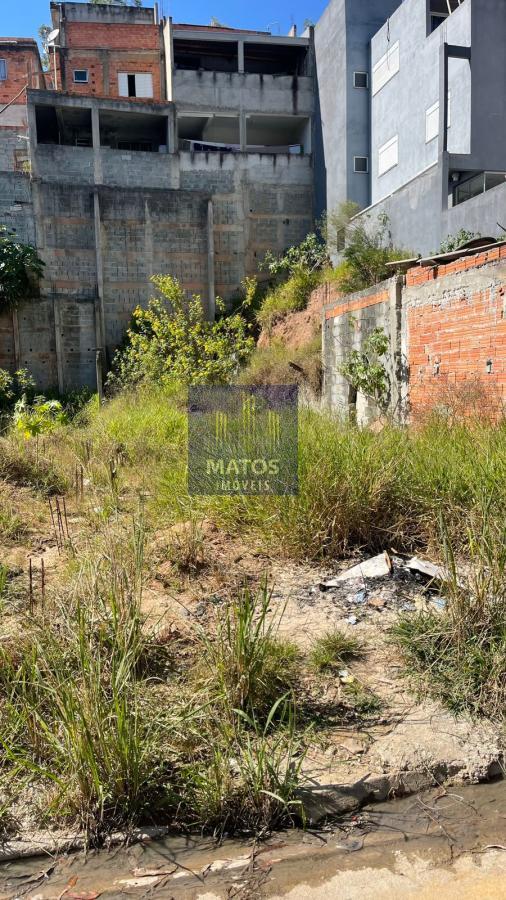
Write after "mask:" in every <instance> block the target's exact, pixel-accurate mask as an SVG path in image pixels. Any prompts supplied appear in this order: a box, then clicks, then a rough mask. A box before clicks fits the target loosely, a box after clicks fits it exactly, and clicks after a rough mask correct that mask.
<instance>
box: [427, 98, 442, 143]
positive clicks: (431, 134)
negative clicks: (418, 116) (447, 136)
mask: <svg viewBox="0 0 506 900" xmlns="http://www.w3.org/2000/svg"><path fill="white" fill-rule="evenodd" d="M434 116H435V119H436V124H435V130H434V126H433V128H432V131H431V130H430V129H429V125H430V123H431V121H432V117H434ZM438 135H439V100H436V102H435V103H433V104H432V106H429V108H428V109H426V110H425V143H426V144H430V142H431V141H433V140H435V138H437V137H438Z"/></svg>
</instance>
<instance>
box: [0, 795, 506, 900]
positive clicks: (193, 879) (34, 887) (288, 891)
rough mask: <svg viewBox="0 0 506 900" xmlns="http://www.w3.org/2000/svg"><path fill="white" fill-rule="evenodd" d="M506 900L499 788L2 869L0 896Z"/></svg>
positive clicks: (504, 814) (505, 825)
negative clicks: (243, 833)
mask: <svg viewBox="0 0 506 900" xmlns="http://www.w3.org/2000/svg"><path fill="white" fill-rule="evenodd" d="M125 895H129V896H133V897H143V898H144V897H148V896H149V897H154V898H176V900H177V898H185V900H186V898H188V900H193V898H202V900H212V898H215V897H216V898H226V897H227V898H231V897H237V898H257V897H259V898H260V897H266V898H267V897H270V898H276V897H279V898H281V897H286V898H288V900H299V898H301V900H302V898H303V900H311V898H314V900H320V898H321V900H326V898H331V897H332V898H339V900H348V898H349V900H355V898H357V900H358V898H361V900H364V898H369V897H371V898H375V900H378V898H385V900H386V898H389V900H391V898H403V897H418V898H420V900H422V898H427V900H428V898H429V897H430V898H432V897H436V896H437V897H441V898H447V897H448V898H452V897H455V898H457V897H458V900H465V898H467V897H469V898H471V897H472V898H490V900H492V898H494V900H495V898H503V897H504V898H506V781H500V782H496V783H492V784H485V785H479V786H467V787H460V788H454V789H453V788H449V789H448V791H445V790H443V789H435V790H431V791H429V792H426V793H423V794H421V795H418V796H416V797H409V798H404V799H401V800H393V801H390V802H389V803H382V804H376V805H371V806H368V807H365V808H364V809H363V810H362V811H361V812H360V814H358V815H357V816H352V817H350V818H348V819H347V820H345V821H343V822H341V823H339V826H337V825H333V826H332V827H331V828H330V827H329V828H328V829H324V830H321V831H306V832H303V831H292V832H283V833H278V834H275V835H273V836H271V837H270V838H269V840H267V841H266V842H264V843H261V844H256V845H254V844H253V843H252V842H247V841H244V842H241V841H225V842H223V843H222V844H221V845H220V846H216V844H214V843H213V842H212V841H210V840H206V839H202V838H183V837H170V838H166V839H164V840H161V841H152V842H147V843H145V844H142V845H140V844H139V845H135V846H132V847H129V848H123V847H122V848H119V849H114V850H110V851H99V852H92V853H89V854H88V856H87V857H86V858H85V857H84V856H83V855H82V854H70V855H68V856H66V857H62V858H59V859H51V858H49V857H45V858H41V857H38V858H37V859H30V860H21V861H17V862H11V863H5V864H4V865H3V866H2V867H0V898H15V897H20V898H21V897H23V898H28V900H50V898H54V900H56V898H59V900H63V898H67V900H94V898H95V897H97V896H104V897H107V898H114V897H118V898H120V897H125Z"/></svg>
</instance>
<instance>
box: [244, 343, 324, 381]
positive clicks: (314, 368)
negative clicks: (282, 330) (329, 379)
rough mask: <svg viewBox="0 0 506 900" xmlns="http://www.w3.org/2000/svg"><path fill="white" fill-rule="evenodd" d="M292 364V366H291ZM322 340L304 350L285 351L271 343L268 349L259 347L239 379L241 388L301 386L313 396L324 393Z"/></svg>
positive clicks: (306, 346) (301, 348)
mask: <svg viewBox="0 0 506 900" xmlns="http://www.w3.org/2000/svg"><path fill="white" fill-rule="evenodd" d="M291 364H292V365H291ZM321 379H322V362H321V338H320V335H319V334H317V335H315V337H314V338H313V339H312V340H311V341H309V342H308V343H307V344H304V345H303V346H301V347H297V348H295V349H293V348H289V347H286V346H285V345H284V344H283V343H282V342H281V341H276V340H272V341H271V342H270V344H269V346H267V347H257V348H256V350H255V351H254V353H253V354H252V356H251V358H250V360H249V363H248V365H247V366H246V368H245V369H243V370H242V371H241V372H240V374H239V377H238V381H239V383H240V384H258V385H262V384H300V385H308V386H309V387H310V388H311V390H312V391H313V393H315V394H319V393H320V390H321Z"/></svg>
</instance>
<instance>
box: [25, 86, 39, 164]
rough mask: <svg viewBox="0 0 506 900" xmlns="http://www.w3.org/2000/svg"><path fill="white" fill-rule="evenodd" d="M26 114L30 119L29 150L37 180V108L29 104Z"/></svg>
mask: <svg viewBox="0 0 506 900" xmlns="http://www.w3.org/2000/svg"><path fill="white" fill-rule="evenodd" d="M26 113H27V118H28V138H29V144H28V146H29V149H30V169H31V173H32V178H36V176H37V119H36V116H35V106H34V105H33V103H30V102H29V103H28V105H27V107H26Z"/></svg>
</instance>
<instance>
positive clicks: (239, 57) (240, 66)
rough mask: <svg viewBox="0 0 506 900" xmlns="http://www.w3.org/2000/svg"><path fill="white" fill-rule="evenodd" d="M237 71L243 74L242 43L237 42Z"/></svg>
mask: <svg viewBox="0 0 506 900" xmlns="http://www.w3.org/2000/svg"><path fill="white" fill-rule="evenodd" d="M237 61H238V66H237V71H238V72H241V73H243V72H244V41H239V43H238V44H237Z"/></svg>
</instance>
